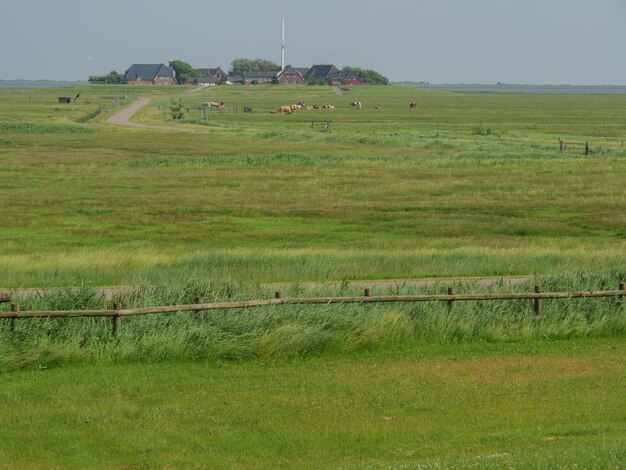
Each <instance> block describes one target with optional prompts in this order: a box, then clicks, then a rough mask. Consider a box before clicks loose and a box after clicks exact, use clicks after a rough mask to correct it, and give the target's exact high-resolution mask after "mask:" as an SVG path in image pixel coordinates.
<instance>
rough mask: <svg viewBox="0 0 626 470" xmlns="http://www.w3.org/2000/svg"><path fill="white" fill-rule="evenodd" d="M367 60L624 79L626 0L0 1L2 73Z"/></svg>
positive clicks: (412, 73)
mask: <svg viewBox="0 0 626 470" xmlns="http://www.w3.org/2000/svg"><path fill="white" fill-rule="evenodd" d="M283 18H284V19H285V33H286V54H285V55H286V63H287V64H291V65H294V66H298V67H308V66H310V65H312V64H320V63H326V64H335V65H336V66H338V67H342V66H345V65H350V66H355V67H362V68H370V69H374V70H377V71H379V72H381V73H382V74H384V75H386V76H387V77H389V78H390V79H391V80H392V81H416V82H417V81H424V82H430V83H482V84H491V83H497V82H503V83H519V84H573V85H604V84H613V85H626V60H624V59H625V56H624V47H625V46H626V0H594V1H590V0H524V1H522V0H471V1H470V0H375V1H374V0H350V1H345V0H307V1H300V0H298V1H296V0H291V1H286V0H237V1H229V0H219V1H213V0H203V1H199V0H185V1H182V2H175V1H173V0H105V1H102V0H19V1H17V0H0V79H4V80H12V79H52V80H86V79H87V78H88V77H89V76H90V75H104V74H106V73H108V72H109V71H111V70H117V71H119V72H122V73H123V72H124V71H125V70H126V69H128V68H129V67H130V66H131V65H132V64H133V63H161V62H163V63H167V62H169V61H170V60H174V59H177V60H183V61H186V62H189V63H190V64H191V65H193V66H194V67H198V68H200V67H202V68H206V67H217V66H221V67H222V68H223V69H224V70H226V71H228V68H229V67H230V63H231V62H232V60H233V59H235V58H239V57H247V58H262V59H268V60H272V61H273V62H276V63H278V64H280V41H281V20H282V19H283Z"/></svg>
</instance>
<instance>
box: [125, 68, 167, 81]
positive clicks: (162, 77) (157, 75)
mask: <svg viewBox="0 0 626 470" xmlns="http://www.w3.org/2000/svg"><path fill="white" fill-rule="evenodd" d="M175 75H176V74H175V73H174V69H172V68H171V67H168V66H167V65H165V64H133V65H131V66H130V68H129V69H128V70H127V71H126V73H125V74H124V83H127V84H129V85H176V78H175Z"/></svg>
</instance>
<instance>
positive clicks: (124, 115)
mask: <svg viewBox="0 0 626 470" xmlns="http://www.w3.org/2000/svg"><path fill="white" fill-rule="evenodd" d="M150 101H152V99H151V98H139V99H138V100H137V101H135V102H134V103H133V104H131V105H130V106H127V107H126V108H124V109H122V110H121V111H118V112H117V113H115V114H114V115H113V116H111V117H110V118H109V119H107V122H108V123H110V124H115V125H118V126H127V127H141V128H143V129H158V130H164V131H174V132H195V130H193V129H186V128H184V127H173V126H152V125H150V124H141V123H139V122H132V121H131V118H132V117H133V116H134V115H135V114H136V113H138V112H139V111H140V110H141V109H142V108H143V107H144V106H146V105H147V104H148V103H150Z"/></svg>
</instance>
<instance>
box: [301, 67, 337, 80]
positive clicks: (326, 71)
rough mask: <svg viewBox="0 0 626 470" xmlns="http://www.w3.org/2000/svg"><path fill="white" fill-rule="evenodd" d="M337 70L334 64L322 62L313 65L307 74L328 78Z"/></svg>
mask: <svg viewBox="0 0 626 470" xmlns="http://www.w3.org/2000/svg"><path fill="white" fill-rule="evenodd" d="M336 71H337V67H335V66H334V65H324V64H320V65H314V66H313V67H311V68H310V69H309V70H308V71H307V73H306V75H311V76H312V77H315V78H328V77H329V76H330V75H332V74H333V73H335V72H336Z"/></svg>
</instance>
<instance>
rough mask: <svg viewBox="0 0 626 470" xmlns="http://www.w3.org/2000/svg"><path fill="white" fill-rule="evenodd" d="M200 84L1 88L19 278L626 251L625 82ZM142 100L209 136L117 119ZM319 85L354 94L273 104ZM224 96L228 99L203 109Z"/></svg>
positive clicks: (149, 111) (7, 264) (377, 270)
mask: <svg viewBox="0 0 626 470" xmlns="http://www.w3.org/2000/svg"><path fill="white" fill-rule="evenodd" d="M191 90H192V89H191V88H189V87H140V88H137V87H113V86H109V87H107V86H84V87H79V88H76V89H59V90H54V89H53V90H50V89H44V90H31V89H20V90H18V89H15V90H0V97H1V99H0V162H1V165H0V201H2V207H1V209H2V218H3V224H2V225H1V226H0V245H1V246H0V248H1V250H0V266H2V267H3V268H2V269H1V270H0V285H2V286H5V287H16V286H36V285H70V284H79V283H81V282H92V283H96V284H120V283H139V284H141V283H149V282H163V281H166V280H168V279H170V280H185V279H189V278H198V277H201V278H204V279H220V280H238V281H244V280H245V281H250V282H263V281H276V280H279V281H301V280H327V279H332V280H337V279H358V278H409V277H420V276H457V275H458V276H462V275H506V274H529V273H539V274H553V273H559V272H564V271H585V270H587V271H603V270H605V269H615V268H622V269H623V268H624V266H625V264H624V256H623V253H624V251H625V250H626V242H625V237H626V231H625V230H626V216H625V215H624V214H625V212H624V208H625V207H626V185H624V176H623V175H624V174H626V158H625V155H626V151H625V149H624V147H623V140H624V135H625V134H626V124H624V123H626V97H625V96H621V95H579V94H577V95H522V94H519V95H514V94H507V95H499V94H459V93H435V92H424V91H417V90H414V89H411V88H407V87H399V86H398V87H396V86H392V87H365V86H364V87H353V90H352V91H351V92H349V93H343V94H342V95H339V94H338V93H337V92H336V91H335V90H333V89H331V88H329V87H269V86H246V87H241V86H234V87H219V88H217V89H204V90H202V91H197V92H190V91H191ZM78 93H80V97H79V99H77V100H76V101H75V102H73V103H71V104H66V105H62V104H58V103H57V102H56V98H57V96H59V95H63V96H66V95H67V96H75V95H76V94H78ZM139 96H150V97H152V98H153V101H152V102H151V103H150V105H149V106H148V107H146V108H144V110H142V111H141V112H140V113H139V114H138V115H137V116H136V117H135V119H136V120H137V121H140V122H145V123H151V124H158V125H163V124H167V125H170V126H183V127H187V128H190V129H194V130H195V132H193V133H175V132H171V131H158V130H150V129H130V128H120V127H116V126H113V125H110V124H108V123H106V121H105V118H106V117H107V116H109V115H110V114H111V113H112V112H113V111H116V110H119V109H121V108H122V107H123V106H124V105H127V104H128V103H130V102H132V100H134V99H135V98H137V97H139ZM413 99H415V100H417V101H418V103H419V108H418V110H417V111H411V110H409V109H408V103H409V102H410V101H411V100H413ZM300 100H303V101H304V102H305V103H306V104H317V105H322V104H329V105H332V106H334V107H335V109H326V110H323V109H319V110H301V111H298V112H296V113H295V114H293V115H272V114H270V111H271V110H273V109H275V108H276V107H277V106H279V105H281V104H293V103H297V102H298V101H300ZM179 101H180V102H181V103H182V104H183V106H184V107H189V110H190V112H189V113H187V114H186V116H185V118H184V119H182V120H180V121H178V120H172V118H171V111H170V106H172V105H176V106H178V103H179ZM205 101H218V102H220V101H224V102H225V103H226V105H227V106H228V109H229V111H228V112H226V113H218V112H212V113H209V114H208V116H207V119H206V120H203V118H202V113H201V112H200V110H199V105H200V104H201V103H202V102H205ZM351 101H362V102H363V109H361V110H355V109H353V108H352V107H351V106H350V102H351ZM376 105H379V106H380V109H379V110H377V109H374V107H375V106H376ZM244 106H252V107H253V108H254V113H253V114H245V113H243V107H244ZM235 108H237V109H238V112H237V113H235V112H234V111H235ZM327 121H330V122H331V124H330V130H331V132H325V123H326V122H327ZM312 126H313V127H312ZM559 138H562V139H563V140H566V141H576V142H585V141H589V142H590V143H591V146H592V148H593V150H594V154H593V155H592V156H590V157H585V156H583V155H582V151H580V150H576V149H572V150H568V151H567V152H564V153H560V152H559V151H558V139H559Z"/></svg>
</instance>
